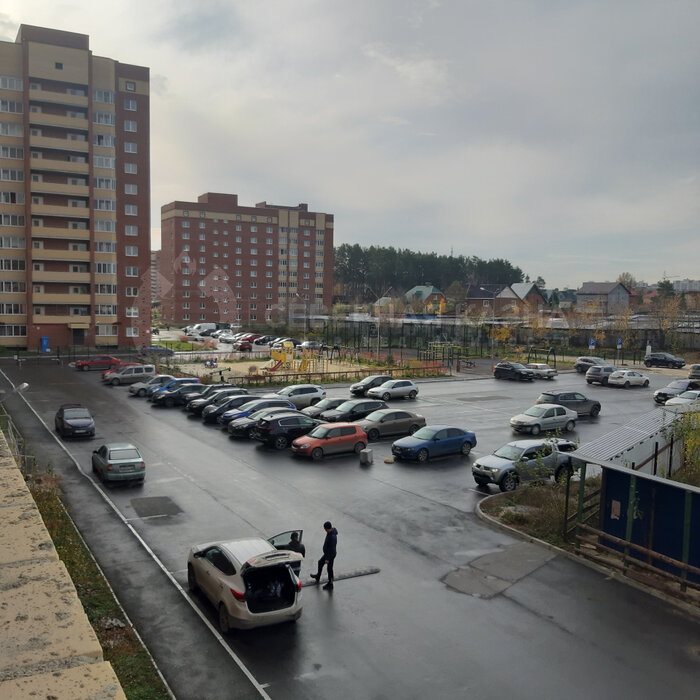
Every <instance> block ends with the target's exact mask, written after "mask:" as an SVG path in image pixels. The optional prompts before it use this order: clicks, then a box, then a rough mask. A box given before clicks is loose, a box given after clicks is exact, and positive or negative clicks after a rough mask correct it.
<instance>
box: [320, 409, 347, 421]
mask: <svg viewBox="0 0 700 700" xmlns="http://www.w3.org/2000/svg"><path fill="white" fill-rule="evenodd" d="M347 415H348V414H347V413H346V412H345V411H338V410H337V409H335V408H331V409H330V410H328V411H324V412H323V413H322V414H321V415H320V418H322V419H323V420H329V421H337V420H338V419H339V418H342V417H343V416H347Z"/></svg>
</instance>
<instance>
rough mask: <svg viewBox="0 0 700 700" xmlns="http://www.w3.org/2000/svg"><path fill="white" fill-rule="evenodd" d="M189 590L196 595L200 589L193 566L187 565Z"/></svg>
mask: <svg viewBox="0 0 700 700" xmlns="http://www.w3.org/2000/svg"><path fill="white" fill-rule="evenodd" d="M187 588H189V589H190V593H196V592H197V589H198V588H199V586H198V585H197V577H196V576H195V575H194V569H193V568H192V564H188V565H187Z"/></svg>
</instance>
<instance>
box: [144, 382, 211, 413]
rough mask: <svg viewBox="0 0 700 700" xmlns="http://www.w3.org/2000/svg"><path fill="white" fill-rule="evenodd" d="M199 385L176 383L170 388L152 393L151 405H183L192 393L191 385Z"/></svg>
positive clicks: (169, 406) (196, 385)
mask: <svg viewBox="0 0 700 700" xmlns="http://www.w3.org/2000/svg"><path fill="white" fill-rule="evenodd" d="M199 386H202V384H176V385H175V386H173V387H172V388H171V389H168V390H166V391H160V392H157V393H155V394H153V405H154V406H165V407H166V408H172V407H173V406H184V405H185V404H186V403H187V401H188V400H190V399H189V398H188V397H190V396H191V395H192V387H199Z"/></svg>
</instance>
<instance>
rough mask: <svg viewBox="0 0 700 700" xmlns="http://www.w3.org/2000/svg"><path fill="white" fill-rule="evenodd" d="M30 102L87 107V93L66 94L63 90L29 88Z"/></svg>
mask: <svg viewBox="0 0 700 700" xmlns="http://www.w3.org/2000/svg"><path fill="white" fill-rule="evenodd" d="M29 100H30V102H50V103H51V104H58V105H68V106H70V107H87V106H88V98H87V95H68V94H67V93H65V92H53V91H51V90H36V89H30V90H29Z"/></svg>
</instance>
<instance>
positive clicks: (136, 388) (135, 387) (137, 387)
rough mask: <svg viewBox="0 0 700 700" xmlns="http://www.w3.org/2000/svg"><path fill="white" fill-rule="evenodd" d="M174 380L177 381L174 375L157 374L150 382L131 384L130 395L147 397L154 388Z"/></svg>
mask: <svg viewBox="0 0 700 700" xmlns="http://www.w3.org/2000/svg"><path fill="white" fill-rule="evenodd" d="M172 379H175V377H173V376H172V374H156V376H155V377H151V378H150V379H149V380H148V381H145V382H136V384H131V385H130V386H129V393H130V394H133V395H134V396H145V395H146V393H147V392H148V390H149V389H151V388H152V387H158V386H163V385H164V384H167V383H168V382H169V381H171V380H172Z"/></svg>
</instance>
